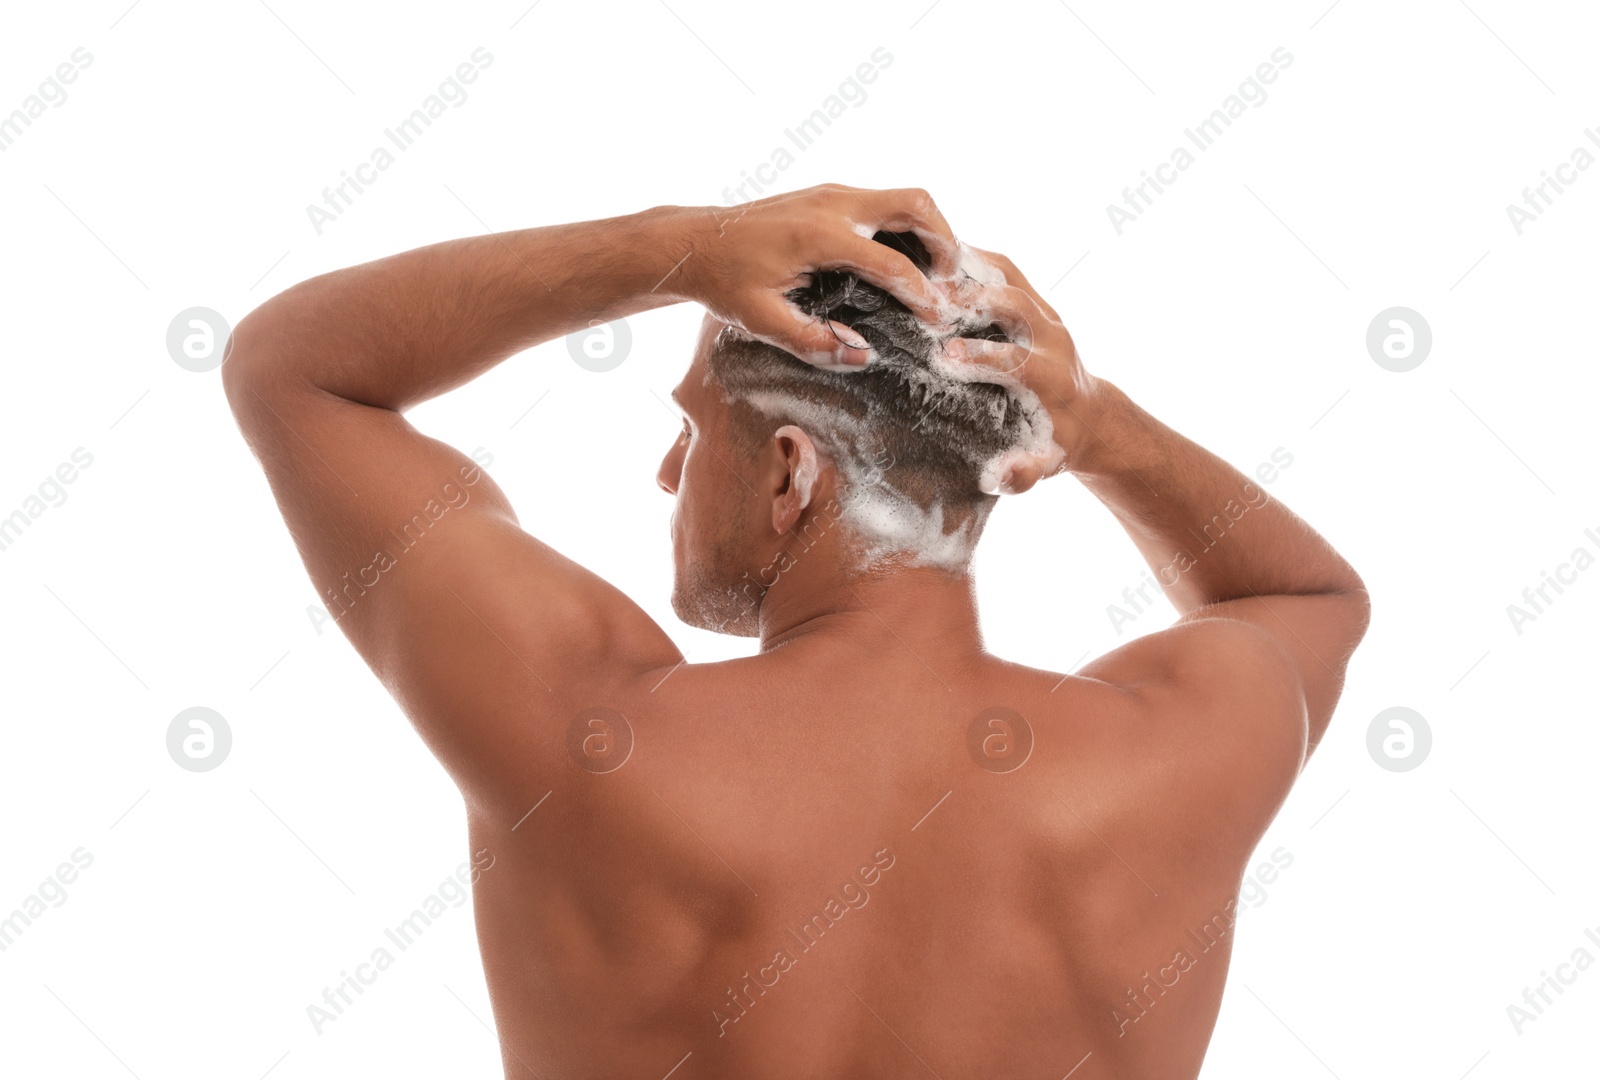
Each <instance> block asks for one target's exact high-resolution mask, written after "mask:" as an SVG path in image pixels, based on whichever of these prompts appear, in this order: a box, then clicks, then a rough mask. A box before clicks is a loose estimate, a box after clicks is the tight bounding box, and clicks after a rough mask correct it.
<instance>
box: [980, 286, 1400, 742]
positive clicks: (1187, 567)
mask: <svg viewBox="0 0 1600 1080" xmlns="http://www.w3.org/2000/svg"><path fill="white" fill-rule="evenodd" d="M989 257H990V258H992V259H994V260H995V261H996V262H997V263H999V264H1000V265H1001V266H1002V267H1003V268H1004V270H1005V271H1006V274H1007V279H1008V282H1009V284H1008V285H1006V286H997V287H993V288H992V289H991V290H990V294H989V296H988V297H987V299H986V301H985V302H986V303H987V305H988V306H989V308H990V310H991V311H992V312H993V314H994V315H995V317H996V319H997V321H1000V322H1001V323H1002V325H1009V327H1010V328H1012V330H1013V332H1014V335H1013V336H1014V337H1015V336H1016V335H1021V338H1022V340H1024V341H1025V342H1026V344H1024V345H1021V346H1007V345H995V344H991V343H981V342H975V341H968V340H964V339H963V340H960V341H958V342H957V343H955V344H954V349H953V355H956V356H960V357H968V358H972V359H977V360H980V361H982V362H985V363H988V364H990V365H992V366H995V367H998V368H1000V369H1002V370H1005V371H1009V372H1011V373H1013V375H1014V376H1015V377H1017V378H1018V379H1019V380H1020V381H1021V382H1022V383H1023V384H1024V385H1027V386H1028V387H1029V388H1030V389H1032V390H1034V391H1035V392H1036V393H1038V395H1039V397H1040V399H1041V401H1042V403H1043V404H1044V405H1045V406H1046V408H1047V409H1048V410H1049V411H1050V414H1051V417H1052V421H1053V423H1054V425H1055V434H1056V446H1055V447H1054V448H1053V452H1052V453H1051V454H1049V455H1044V456H1041V457H1040V458H1037V459H1035V460H1032V461H1029V462H1025V463H1022V464H1020V465H1019V466H1018V467H1017V468H1016V469H1015V470H1014V472H1013V475H1012V476H1011V477H1010V483H1009V484H1008V485H1007V486H1008V487H1009V488H1010V489H1012V490H1018V491H1020V490H1024V489H1026V488H1028V487H1030V486H1031V485H1032V484H1033V483H1034V482H1036V481H1037V480H1038V479H1040V478H1041V476H1043V475H1046V474H1048V473H1051V472H1056V471H1070V472H1072V473H1073V474H1074V475H1076V476H1077V477H1078V479H1079V480H1081V481H1082V482H1083V484H1084V485H1085V486H1086V487H1087V488H1088V489H1089V490H1090V491H1092V492H1093V493H1094V494H1095V495H1096V496H1097V497H1098V498H1099V499H1100V501H1101V502H1102V503H1104V504H1105V506H1106V507H1107V508H1108V509H1109V510H1110V511H1111V512H1112V513H1113V514H1114V515H1115V516H1116V518H1117V520H1118V522H1120V523H1121V525H1122V527H1123V528H1124V529H1125V530H1126V531H1127V533H1128V535H1129V536H1130V537H1131V538H1132V539H1133V542H1134V543H1135V544H1136V545H1137V546H1138V548H1139V550H1140V552H1141V553H1142V554H1143V555H1144V557H1145V560H1146V561H1147V562H1148V563H1149V565H1150V569H1151V572H1152V574H1154V576H1155V578H1156V580H1157V582H1158V583H1160V585H1161V587H1162V589H1163V590H1164V591H1165V592H1166V594H1167V597H1168V598H1169V599H1170V600H1171V601H1172V603H1173V605H1174V606H1175V607H1176V608H1177V610H1178V612H1179V615H1180V618H1179V620H1178V623H1177V625H1175V626H1174V627H1172V628H1170V629H1168V630H1166V631H1164V632H1162V633H1158V634H1153V635H1149V636H1147V637H1145V638H1141V639H1138V640H1136V641H1134V642H1130V643H1129V644H1128V645H1126V646H1123V647H1122V648H1120V649H1117V650H1116V651H1114V652H1112V653H1110V654H1108V655H1106V656H1105V657H1102V658H1101V659H1100V660H1097V661H1095V662H1094V663H1092V664H1090V665H1089V666H1087V667H1085V668H1084V669H1083V671H1082V672H1081V674H1083V675H1085V676H1089V677H1093V678H1098V679H1101V680H1104V681H1106V682H1110V683H1113V684H1115V685H1118V686H1121V687H1124V688H1127V689H1129V690H1130V691H1132V692H1135V693H1141V694H1144V695H1146V696H1148V697H1151V698H1152V699H1156V700H1158V701H1160V702H1161V703H1162V704H1164V705H1171V706H1174V707H1178V708H1182V707H1185V706H1187V707H1188V708H1190V709H1191V711H1198V710H1201V709H1204V708H1207V707H1215V708H1217V709H1219V710H1221V711H1222V712H1223V713H1232V714H1233V715H1236V716H1240V717H1245V716H1246V715H1250V716H1251V717H1252V718H1254V719H1257V720H1260V721H1262V722H1264V723H1265V724H1266V725H1271V724H1274V723H1285V724H1292V725H1295V726H1296V727H1299V726H1300V725H1304V726H1303V729H1301V730H1303V732H1304V736H1305V739H1306V744H1307V752H1308V753H1309V751H1310V749H1314V748H1315V746H1316V744H1317V742H1318V741H1319V740H1320V739H1321V738H1322V735H1323V732H1324V731H1325V730H1326V729H1327V726H1328V721H1329V719H1330V718H1331V716H1332V714H1333V710H1334V706H1335V705H1336V704H1337V702H1338V699H1339V694H1340V692H1341V690H1342V688H1343V682H1344V672H1345V666H1346V664H1347V663H1348V661H1349V659H1350V655H1351V653H1352V652H1353V651H1354V650H1355V647H1356V645H1357V644H1358V643H1359V642H1360V641H1361V638H1362V636H1363V635H1364V633H1365V632H1366V627H1367V621H1368V615H1369V602H1368V597H1367V590H1366V587H1365V586H1364V584H1363V583H1362V581H1361V578H1360V577H1359V576H1358V575H1357V574H1356V572H1355V570H1353V569H1352V568H1351V566H1350V564H1349V563H1347V562H1346V561H1345V560H1344V559H1343V558H1341V557H1340V556H1339V554H1338V552H1336V551H1334V549H1333V547H1332V546H1331V545H1330V544H1329V543H1328V542H1327V541H1326V540H1324V539H1323V538H1322V537H1321V536H1320V535H1318V534H1317V532H1316V531H1315V530H1313V529H1312V528H1311V527H1310V526H1309V525H1307V524H1306V523H1305V522H1304V521H1302V520H1301V519H1300V518H1299V517H1297V516H1295V514H1294V513H1293V512H1291V511H1290V510H1289V509H1288V507H1286V506H1284V505H1283V504H1282V503H1280V502H1278V501H1277V500H1275V499H1272V498H1270V497H1269V496H1268V495H1267V494H1266V492H1265V491H1263V490H1262V489H1261V488H1260V487H1258V486H1257V485H1255V484H1254V483H1253V482H1251V481H1250V479H1249V478H1247V477H1246V476H1245V475H1244V474H1243V473H1241V472H1239V470H1237V469H1235V468H1234V467H1233V466H1231V465H1229V464H1228V463H1227V462H1226V461H1223V460H1222V459H1221V458H1219V457H1217V456H1216V455H1215V454H1213V453H1211V452H1210V451H1208V450H1206V449H1205V448H1204V447H1201V446H1199V445H1197V444H1196V443H1194V442H1192V441H1191V440H1189V439H1187V438H1185V437H1183V436H1182V435H1180V434H1178V433H1177V432H1176V431H1173V430H1172V429H1171V428H1169V427H1167V426H1166V425H1165V424H1163V423H1161V422H1160V421H1159V420H1157V419H1155V418H1154V417H1153V416H1151V415H1150V414H1149V413H1147V412H1145V411H1144V410H1143V409H1141V408H1140V407H1139V406H1138V405H1137V404H1135V403H1134V402H1133V401H1132V400H1130V399H1129V398H1128V396H1127V395H1126V394H1124V393H1123V392H1122V391H1121V390H1120V389H1119V388H1117V387H1116V386H1114V385H1113V384H1112V383H1110V382H1109V381H1107V380H1105V379H1102V378H1096V377H1094V376H1092V375H1090V374H1088V373H1087V372H1086V371H1085V370H1084V369H1083V367H1082V365H1081V364H1080V363H1079V361H1078V357H1077V352H1076V349H1075V347H1074V346H1073V343H1072V338H1071V335H1070V334H1068V333H1067V331H1066V329H1065V327H1063V326H1062V325H1061V321H1060V319H1059V317H1058V316H1057V315H1056V314H1055V312H1054V311H1053V310H1051V309H1050V307H1049V305H1048V304H1046V303H1045V302H1044V300H1043V299H1042V298H1041V297H1040V296H1039V295H1038V294H1037V293H1036V292H1035V291H1034V290H1033V289H1032V287H1031V286H1029V285H1028V284H1027V281H1026V279H1025V278H1023V277H1022V275H1021V274H1020V273H1019V272H1018V271H1017V270H1016V267H1015V266H1014V265H1013V264H1011V263H1010V261H1009V260H1006V259H1004V258H1003V257H1001V256H994V255H990V256H989ZM1275 717H1276V719H1275Z"/></svg>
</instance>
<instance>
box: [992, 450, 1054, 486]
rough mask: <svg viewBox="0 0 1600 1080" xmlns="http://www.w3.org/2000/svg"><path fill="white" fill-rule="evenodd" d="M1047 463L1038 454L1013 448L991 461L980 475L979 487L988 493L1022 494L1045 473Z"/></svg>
mask: <svg viewBox="0 0 1600 1080" xmlns="http://www.w3.org/2000/svg"><path fill="white" fill-rule="evenodd" d="M1045 473H1046V469H1045V463H1044V462H1043V461H1041V460H1040V459H1039V457H1038V455H1037V454H1033V453H1030V452H1028V451H1026V450H1013V451H1011V452H1009V453H1005V454H1002V455H1000V456H999V457H997V458H996V459H995V460H993V461H991V462H989V464H988V466H987V467H985V469H984V470H983V474H982V475H981V476H979V477H978V487H979V489H980V490H981V491H983V492H984V493H985V494H987V495H1020V494H1021V493H1022V492H1024V491H1027V490H1028V489H1029V488H1031V487H1033V485H1035V484H1037V483H1038V482H1039V481H1040V480H1041V479H1042V478H1043V477H1044V475H1045Z"/></svg>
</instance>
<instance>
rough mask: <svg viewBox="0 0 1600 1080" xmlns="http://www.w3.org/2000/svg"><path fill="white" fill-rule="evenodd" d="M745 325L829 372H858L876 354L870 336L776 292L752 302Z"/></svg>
mask: <svg viewBox="0 0 1600 1080" xmlns="http://www.w3.org/2000/svg"><path fill="white" fill-rule="evenodd" d="M743 328H744V330H745V331H746V332H747V333H749V334H750V335H752V336H753V337H756V338H758V339H760V340H762V341H765V342H766V343H767V344H769V345H775V346H777V347H778V348H780V349H782V350H784V351H785V352H789V353H793V354H794V355H795V356H798V357H799V358H800V359H802V360H804V361H805V362H806V363H808V364H814V365H816V366H817V367H820V368H823V369H825V370H828V371H858V370H860V369H861V368H863V367H865V366H866V365H867V364H869V363H870V362H871V361H872V360H873V359H874V357H875V354H874V353H873V351H872V347H871V346H870V345H869V344H868V343H867V339H866V338H864V337H862V336H861V335H860V334H858V333H856V332H855V331H854V330H852V329H850V328H849V327H848V326H845V325H844V324H843V323H837V322H832V321H829V320H826V319H819V318H817V317H816V316H814V315H807V314H806V313H805V312H803V311H801V310H800V309H799V308H797V307H795V306H794V305H793V304H791V303H790V302H789V301H787V300H785V299H784V298H782V297H781V296H778V295H776V294H770V293H769V294H767V295H766V296H765V297H764V298H762V299H761V300H759V301H758V302H757V303H755V304H754V305H753V310H751V311H750V312H749V313H748V314H747V315H746V316H745V318H744V319H743Z"/></svg>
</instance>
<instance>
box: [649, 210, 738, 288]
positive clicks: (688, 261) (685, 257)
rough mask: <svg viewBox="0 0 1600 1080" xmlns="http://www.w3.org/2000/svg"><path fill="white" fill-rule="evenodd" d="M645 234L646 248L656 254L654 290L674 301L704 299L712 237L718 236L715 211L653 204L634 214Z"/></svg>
mask: <svg viewBox="0 0 1600 1080" xmlns="http://www.w3.org/2000/svg"><path fill="white" fill-rule="evenodd" d="M635 216H636V217H637V218H638V220H639V222H640V224H641V227H642V228H643V229H644V231H645V234H646V244H647V246H644V247H642V248H641V250H647V251H650V252H652V253H654V254H655V255H656V256H657V259H656V261H657V264H658V265H657V266H656V267H655V270H656V271H657V273H656V278H657V281H658V284H657V285H656V286H655V288H654V289H653V290H652V291H653V292H655V293H657V294H658V295H660V296H662V297H664V298H666V299H669V300H673V301H692V302H697V303H698V302H701V301H702V299H703V297H704V295H705V292H704V289H703V288H702V285H701V282H702V281H703V280H704V279H705V277H706V273H705V272H706V270H707V265H706V264H707V263H708V261H709V248H710V243H709V240H710V238H711V237H714V236H716V235H717V229H718V225H717V218H716V213H715V211H714V210H713V209H712V208H711V207H703V206H672V205H663V206H653V207H651V208H650V209H648V210H643V211H641V212H640V213H639V214H637V215H635Z"/></svg>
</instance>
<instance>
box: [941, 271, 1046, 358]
mask: <svg viewBox="0 0 1600 1080" xmlns="http://www.w3.org/2000/svg"><path fill="white" fill-rule="evenodd" d="M955 303H956V305H957V306H958V307H960V308H962V309H964V310H965V312H966V314H967V317H968V318H969V319H970V320H972V321H975V322H980V323H995V324H996V325H998V326H999V327H1000V329H1001V330H1003V331H1005V334H1006V336H1007V337H1008V338H1010V339H1011V340H1012V341H1013V342H1016V343H1017V344H1019V345H1031V344H1032V343H1033V341H1034V332H1033V328H1034V325H1035V324H1036V323H1039V324H1042V323H1044V322H1045V321H1047V320H1046V317H1045V314H1044V312H1043V311H1041V310H1040V308H1039V305H1038V304H1037V303H1036V302H1035V301H1034V299H1033V297H1032V295H1030V294H1029V293H1028V292H1027V290H1025V289H1020V288H1017V287H1016V286H1013V285H979V286H973V287H971V288H968V289H965V290H963V291H961V292H960V293H958V294H957V296H956V298H955Z"/></svg>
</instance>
